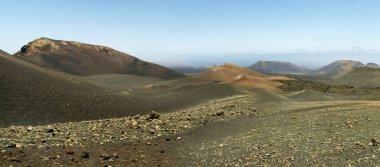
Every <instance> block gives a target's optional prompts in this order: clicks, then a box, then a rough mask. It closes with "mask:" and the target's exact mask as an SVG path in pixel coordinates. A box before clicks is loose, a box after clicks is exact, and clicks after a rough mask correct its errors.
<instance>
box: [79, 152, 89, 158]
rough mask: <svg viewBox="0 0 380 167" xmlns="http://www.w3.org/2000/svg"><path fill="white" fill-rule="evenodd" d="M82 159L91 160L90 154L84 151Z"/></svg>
mask: <svg viewBox="0 0 380 167" xmlns="http://www.w3.org/2000/svg"><path fill="white" fill-rule="evenodd" d="M80 158H82V159H86V158H90V154H89V153H88V152H87V151H84V152H82V153H81V155H80Z"/></svg>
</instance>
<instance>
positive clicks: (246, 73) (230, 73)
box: [190, 64, 282, 89]
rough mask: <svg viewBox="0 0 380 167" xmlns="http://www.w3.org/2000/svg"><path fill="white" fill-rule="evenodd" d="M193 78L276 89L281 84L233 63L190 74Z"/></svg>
mask: <svg viewBox="0 0 380 167" xmlns="http://www.w3.org/2000/svg"><path fill="white" fill-rule="evenodd" d="M190 78H191V79H193V80H199V81H211V82H215V83H220V84H232V85H238V86H243V87H249V88H260V89H276V88H277V87H278V86H280V85H282V84H281V83H279V82H276V81H273V80H271V78H269V77H267V76H266V75H264V74H261V73H259V72H256V71H251V70H249V69H246V68H242V67H239V66H236V65H233V64H224V65H221V66H217V67H214V68H211V69H209V70H207V71H204V72H201V73H198V74H194V75H192V76H190Z"/></svg>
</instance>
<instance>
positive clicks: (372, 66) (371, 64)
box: [365, 63, 380, 68]
mask: <svg viewBox="0 0 380 167" xmlns="http://www.w3.org/2000/svg"><path fill="white" fill-rule="evenodd" d="M365 66H366V67H371V68H380V66H379V65H378V64H376V63H367V64H366V65H365Z"/></svg>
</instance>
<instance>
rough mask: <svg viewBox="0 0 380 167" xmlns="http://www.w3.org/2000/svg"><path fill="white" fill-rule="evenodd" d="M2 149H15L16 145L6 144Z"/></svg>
mask: <svg viewBox="0 0 380 167" xmlns="http://www.w3.org/2000/svg"><path fill="white" fill-rule="evenodd" d="M3 147H4V148H16V144H14V143H6V144H4V145H3Z"/></svg>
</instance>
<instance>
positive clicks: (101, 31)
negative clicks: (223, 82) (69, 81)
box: [0, 0, 380, 68]
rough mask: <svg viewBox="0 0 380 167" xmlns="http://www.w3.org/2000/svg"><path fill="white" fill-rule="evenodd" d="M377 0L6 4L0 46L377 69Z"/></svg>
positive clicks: (179, 60)
mask: <svg viewBox="0 0 380 167" xmlns="http://www.w3.org/2000/svg"><path fill="white" fill-rule="evenodd" d="M379 9H380V1H378V0H107V1H105V0H54V1H53V0H33V1H30V0H3V1H1V4H0V21H1V24H0V49H2V50H4V51H7V52H9V53H15V52H16V51H18V50H19V49H20V48H21V47H22V46H23V45H25V44H27V43H28V42H30V41H32V40H34V39H37V38H40V37H48V38H52V39H60V40H70V41H78V42H84V43H90V44H97V45H105V46H109V47H112V48H114V49H116V50H119V51H122V52H126V53H129V54H131V55H133V56H136V57H138V58H141V59H143V60H146V61H151V62H155V63H159V64H164V65H210V64H221V63H226V62H228V63H235V64H239V65H250V64H253V63H255V62H256V61H258V60H275V61H288V62H293V63H295V64H299V65H302V66H308V67H313V68H314V67H318V66H321V65H324V64H326V63H330V62H331V61H335V60H339V59H354V60H360V61H363V62H364V63H367V62H375V63H379V64H380V10H379Z"/></svg>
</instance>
